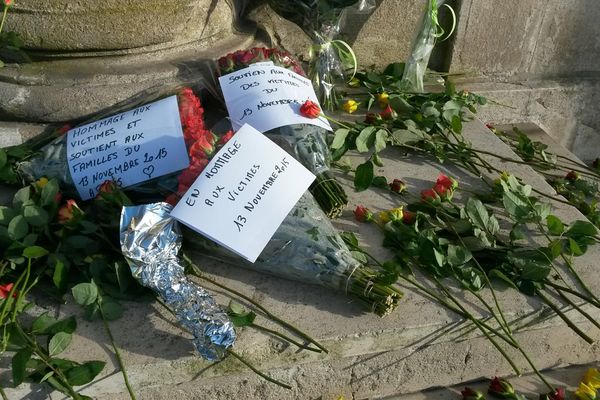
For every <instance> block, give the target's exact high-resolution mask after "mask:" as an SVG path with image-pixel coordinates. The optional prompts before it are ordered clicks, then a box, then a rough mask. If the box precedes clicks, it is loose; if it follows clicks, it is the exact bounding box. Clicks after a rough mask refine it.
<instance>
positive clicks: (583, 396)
mask: <svg viewBox="0 0 600 400" xmlns="http://www.w3.org/2000/svg"><path fill="white" fill-rule="evenodd" d="M575 397H577V398H578V399H579V400H596V389H594V388H593V387H591V386H588V385H586V384H585V383H583V382H580V383H579V388H578V389H577V390H576V391H575Z"/></svg>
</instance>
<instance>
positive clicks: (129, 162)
mask: <svg viewBox="0 0 600 400" xmlns="http://www.w3.org/2000/svg"><path fill="white" fill-rule="evenodd" d="M67 135H68V136H67V161H68V164H69V171H70V172H71V177H72V178H73V182H74V183H75V187H76V188H77V191H78V192H79V195H80V196H81V198H82V199H83V200H88V199H90V198H93V197H95V196H96V194H97V193H98V188H99V187H100V185H102V183H104V182H105V181H107V180H112V181H114V182H116V183H117V184H118V185H119V186H121V187H127V186H131V185H134V184H136V183H140V182H144V181H147V180H150V179H153V178H156V177H159V176H162V175H166V174H169V173H171V172H175V171H178V170H181V169H184V168H186V167H187V166H188V165H189V158H188V155H187V150H186V147H185V142H184V139H183V131H182V128H181V122H180V119H179V108H178V106H177V97H176V96H171V97H168V98H166V99H163V100H159V101H157V102H154V103H150V104H146V105H143V106H141V107H138V108H136V109H133V110H129V111H127V112H124V113H121V114H116V115H113V116H111V117H108V118H104V119H101V120H99V121H96V122H92V123H90V124H87V125H83V126H80V127H77V128H74V129H71V130H70V131H69V132H67Z"/></svg>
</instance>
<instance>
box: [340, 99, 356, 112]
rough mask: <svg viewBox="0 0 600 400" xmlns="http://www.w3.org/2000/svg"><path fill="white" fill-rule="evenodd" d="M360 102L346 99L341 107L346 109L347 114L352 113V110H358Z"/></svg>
mask: <svg viewBox="0 0 600 400" xmlns="http://www.w3.org/2000/svg"><path fill="white" fill-rule="evenodd" d="M359 104H360V103H357V102H356V101H354V100H347V101H346V102H345V103H344V104H342V108H343V109H344V111H346V112H347V113H348V114H352V113H353V112H354V111H356V110H358V105H359Z"/></svg>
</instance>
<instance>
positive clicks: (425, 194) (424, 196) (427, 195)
mask: <svg viewBox="0 0 600 400" xmlns="http://www.w3.org/2000/svg"><path fill="white" fill-rule="evenodd" d="M421 200H422V201H424V202H425V203H432V204H439V203H440V196H438V194H437V193H436V192H435V190H433V189H425V190H422V191H421Z"/></svg>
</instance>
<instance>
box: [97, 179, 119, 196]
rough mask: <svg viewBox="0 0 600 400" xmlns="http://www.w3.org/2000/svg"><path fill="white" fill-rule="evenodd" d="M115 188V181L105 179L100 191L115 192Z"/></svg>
mask: <svg viewBox="0 0 600 400" xmlns="http://www.w3.org/2000/svg"><path fill="white" fill-rule="evenodd" d="M115 189H116V185H115V183H114V182H113V181H104V183H103V184H102V185H100V188H99V189H98V192H99V193H106V194H110V193H112V192H114V191H115Z"/></svg>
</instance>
